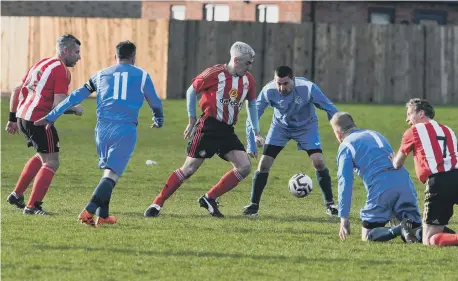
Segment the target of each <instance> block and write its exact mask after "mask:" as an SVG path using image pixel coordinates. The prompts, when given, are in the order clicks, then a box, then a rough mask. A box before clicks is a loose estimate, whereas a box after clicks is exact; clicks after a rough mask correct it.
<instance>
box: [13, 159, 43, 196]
mask: <svg viewBox="0 0 458 281" xmlns="http://www.w3.org/2000/svg"><path fill="white" fill-rule="evenodd" d="M41 165H42V163H41V159H40V157H38V155H36V154H35V155H34V156H33V157H32V158H30V159H29V161H27V163H26V164H25V165H24V169H22V173H21V176H20V177H19V179H18V181H17V183H16V187H15V188H14V192H16V194H17V195H18V196H22V195H24V192H25V191H26V189H27V187H29V184H30V183H31V182H32V180H33V178H34V177H35V176H36V175H37V173H38V171H39V170H40V169H41Z"/></svg>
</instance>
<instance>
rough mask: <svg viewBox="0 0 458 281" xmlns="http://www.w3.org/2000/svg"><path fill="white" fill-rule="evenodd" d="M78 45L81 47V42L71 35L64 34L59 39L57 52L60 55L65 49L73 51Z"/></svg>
mask: <svg viewBox="0 0 458 281" xmlns="http://www.w3.org/2000/svg"><path fill="white" fill-rule="evenodd" d="M76 45H78V46H81V42H80V40H78V39H77V38H76V37H75V36H73V35H71V34H64V35H62V36H61V37H60V38H59V39H57V42H56V51H57V53H60V52H62V50H63V49H64V48H67V49H73V48H74V47H75V46H76Z"/></svg>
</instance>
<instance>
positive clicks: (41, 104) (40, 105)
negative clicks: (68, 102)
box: [16, 58, 71, 121]
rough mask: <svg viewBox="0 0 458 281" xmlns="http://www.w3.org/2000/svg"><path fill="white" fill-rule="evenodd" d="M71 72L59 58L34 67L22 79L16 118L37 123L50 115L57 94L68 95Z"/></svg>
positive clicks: (43, 60)
mask: <svg viewBox="0 0 458 281" xmlns="http://www.w3.org/2000/svg"><path fill="white" fill-rule="evenodd" d="M70 79H71V78H70V72H69V71H68V69H67V67H65V64H64V63H63V62H62V61H61V60H60V59H58V58H46V59H42V60H41V61H39V62H37V63H36V64H35V65H34V66H32V67H31V68H30V69H29V71H27V74H26V75H25V76H24V78H23V79H22V83H23V84H22V88H21V92H20V94H19V104H18V108H17V111H16V117H17V118H21V119H24V120H28V121H37V120H38V119H40V118H42V117H44V116H45V115H46V114H48V113H49V112H50V111H51V110H52V107H53V104H54V95H55V94H67V93H68V85H69V84H70Z"/></svg>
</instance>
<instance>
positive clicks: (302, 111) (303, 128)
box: [243, 66, 338, 216]
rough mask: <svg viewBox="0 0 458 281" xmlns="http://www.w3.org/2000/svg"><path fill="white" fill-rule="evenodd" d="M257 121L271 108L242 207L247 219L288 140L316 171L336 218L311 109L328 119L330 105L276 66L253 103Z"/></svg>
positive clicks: (251, 140) (332, 111)
mask: <svg viewBox="0 0 458 281" xmlns="http://www.w3.org/2000/svg"><path fill="white" fill-rule="evenodd" d="M256 105H257V109H258V118H261V116H262V114H263V113H264V110H265V109H266V108H267V107H268V106H272V107H273V108H274V114H273V117H272V124H271V126H270V129H269V133H268V134H267V138H266V142H265V145H264V151H263V153H262V154H263V155H262V157H261V160H260V161H259V164H258V169H257V171H256V172H255V174H254V176H253V185H252V192H251V203H250V204H249V205H248V206H246V207H245V208H244V211H243V213H244V214H245V215H247V216H257V215H258V210H259V202H260V200H261V194H262V192H263V190H264V187H265V186H266V184H267V178H268V176H269V171H270V168H271V167H272V165H273V162H274V160H275V158H276V157H277V155H278V154H279V153H280V151H281V150H282V149H283V148H284V147H285V145H286V144H287V143H288V141H289V140H295V141H296V142H297V149H298V150H305V151H306V152H307V154H308V155H309V157H310V158H311V160H312V163H313V166H314V167H315V170H316V178H317V180H318V184H319V185H320V188H321V191H322V192H323V197H324V201H325V206H326V213H327V214H328V215H337V206H336V205H335V204H334V199H333V195H332V186H331V176H330V175H329V170H328V168H326V165H325V163H324V159H323V154H322V152H323V151H322V150H321V141H320V134H319V132H318V117H317V115H316V113H315V107H317V108H319V109H321V110H324V111H326V112H327V114H328V119H331V117H332V116H333V115H334V114H335V113H336V112H337V111H338V110H337V108H336V107H335V106H334V104H333V103H332V102H331V101H330V100H329V99H328V98H327V97H326V96H325V95H324V94H323V93H322V92H321V90H320V88H319V87H318V86H317V85H316V84H314V83H313V82H311V81H309V80H307V79H306V78H303V77H294V74H293V70H292V69H291V68H290V67H289V66H279V67H278V68H277V69H276V70H275V75H274V80H273V81H271V82H269V83H268V84H267V85H265V86H264V88H263V89H262V91H261V93H260V94H259V95H258V98H257V101H256ZM252 131H253V130H252V126H251V121H250V120H249V119H248V120H247V126H246V133H247V142H248V147H247V152H248V153H249V154H250V156H251V157H254V158H257V149H256V145H255V138H254V134H253V132H252Z"/></svg>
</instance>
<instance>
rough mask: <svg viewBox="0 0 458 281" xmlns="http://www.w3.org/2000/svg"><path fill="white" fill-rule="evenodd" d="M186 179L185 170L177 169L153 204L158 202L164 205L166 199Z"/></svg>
mask: <svg viewBox="0 0 458 281" xmlns="http://www.w3.org/2000/svg"><path fill="white" fill-rule="evenodd" d="M185 180H186V177H185V176H184V174H183V171H182V170H181V169H178V170H175V171H174V172H173V173H172V174H171V175H170V177H169V178H168V179H167V182H166V183H165V185H164V187H163V188H162V190H161V193H159V195H158V196H157V197H156V198H155V199H154V201H153V204H157V205H159V206H161V207H162V206H163V205H164V202H165V200H167V199H169V197H170V196H172V194H173V193H175V191H177V189H178V188H179V187H180V186H181V184H182V183H183V182H184V181H185Z"/></svg>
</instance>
